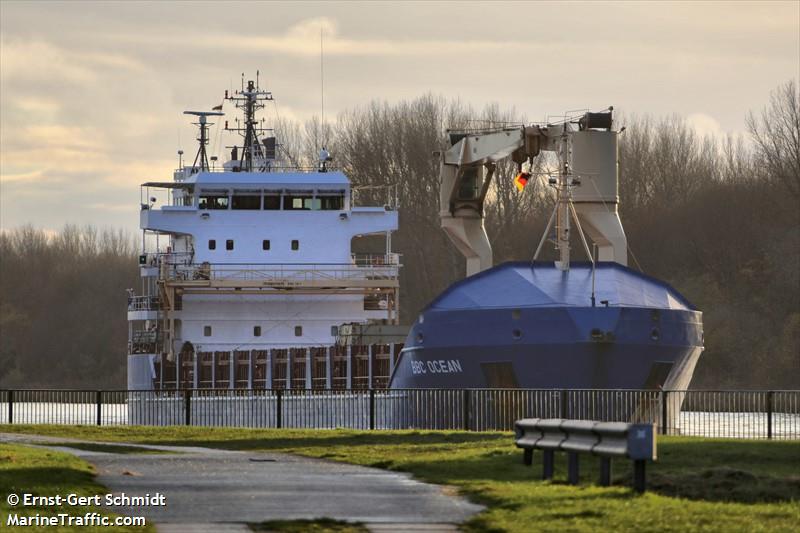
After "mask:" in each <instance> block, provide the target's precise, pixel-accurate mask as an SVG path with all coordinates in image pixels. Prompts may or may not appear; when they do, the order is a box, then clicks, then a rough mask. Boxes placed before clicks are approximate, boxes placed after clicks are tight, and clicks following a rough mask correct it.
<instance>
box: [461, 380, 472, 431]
mask: <svg viewBox="0 0 800 533" xmlns="http://www.w3.org/2000/svg"><path fill="white" fill-rule="evenodd" d="M461 393H462V395H463V398H462V402H461V407H462V410H463V413H462V416H463V418H464V420H463V421H462V423H463V425H464V431H469V414H470V405H469V389H464V390H463V391H461Z"/></svg>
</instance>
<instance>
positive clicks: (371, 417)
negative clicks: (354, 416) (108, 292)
mask: <svg viewBox="0 0 800 533" xmlns="http://www.w3.org/2000/svg"><path fill="white" fill-rule="evenodd" d="M369 429H375V389H369Z"/></svg>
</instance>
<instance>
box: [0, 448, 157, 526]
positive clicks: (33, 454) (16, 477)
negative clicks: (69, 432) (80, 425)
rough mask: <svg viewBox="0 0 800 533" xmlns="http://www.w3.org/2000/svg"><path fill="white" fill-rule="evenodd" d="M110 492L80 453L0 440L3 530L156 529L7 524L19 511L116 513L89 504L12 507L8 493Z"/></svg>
mask: <svg viewBox="0 0 800 533" xmlns="http://www.w3.org/2000/svg"><path fill="white" fill-rule="evenodd" d="M106 492H108V491H107V490H106V489H105V487H103V486H102V485H98V484H97V483H95V481H94V470H93V467H92V466H91V465H90V464H89V463H87V462H86V461H83V460H81V459H78V458H77V457H75V456H73V455H70V454H68V453H62V452H56V451H50V450H46V449H42V448H33V447H29V446H21V445H16V444H0V498H1V499H0V520H2V523H1V524H0V530H12V531H13V530H15V529H18V530H24V531H66V530H73V531H87V532H100V531H106V532H107V531H136V532H146V531H155V529H154V528H153V527H152V526H147V527H127V528H125V527H102V526H95V527H91V526H89V527H73V528H58V527H48V526H40V527H24V528H23V527H21V526H20V527H14V526H12V527H8V523H7V520H8V516H9V514H10V513H16V514H18V515H19V516H35V515H37V514H40V515H41V516H56V515H58V514H59V513H66V514H69V515H71V516H81V517H83V516H84V515H85V514H86V513H92V512H99V513H100V514H102V515H104V516H110V517H113V516H116V515H114V514H112V513H109V512H107V511H103V510H101V509H99V508H98V507H90V506H75V507H72V506H67V505H61V506H43V505H42V506H35V507H23V506H21V505H17V506H15V507H12V506H11V505H9V504H8V502H7V500H6V497H7V496H8V495H9V494H18V495H20V496H21V495H22V494H23V493H30V494H34V495H37V496H55V495H57V494H60V495H61V496H62V497H64V496H66V495H67V494H72V493H75V494H78V495H80V496H95V495H97V494H105V493H106Z"/></svg>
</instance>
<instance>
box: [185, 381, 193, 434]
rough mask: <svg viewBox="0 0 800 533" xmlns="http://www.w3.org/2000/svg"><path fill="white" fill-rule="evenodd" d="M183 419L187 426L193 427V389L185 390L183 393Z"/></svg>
mask: <svg viewBox="0 0 800 533" xmlns="http://www.w3.org/2000/svg"><path fill="white" fill-rule="evenodd" d="M183 409H184V413H183V417H184V423H185V424H186V425H187V426H191V425H192V389H185V390H184V391H183Z"/></svg>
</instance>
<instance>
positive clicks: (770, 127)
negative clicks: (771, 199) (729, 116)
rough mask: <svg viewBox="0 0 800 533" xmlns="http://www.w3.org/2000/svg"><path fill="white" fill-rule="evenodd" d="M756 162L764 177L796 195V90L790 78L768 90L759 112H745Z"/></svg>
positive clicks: (799, 124) (799, 179)
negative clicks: (755, 113) (770, 92)
mask: <svg viewBox="0 0 800 533" xmlns="http://www.w3.org/2000/svg"><path fill="white" fill-rule="evenodd" d="M747 129H748V130H749V131H750V135H751V136H752V138H753V142H754V143H755V148H756V158H757V162H758V164H760V165H762V166H763V168H764V171H765V172H766V175H767V178H768V179H769V180H770V181H772V182H774V183H777V184H779V185H781V186H783V187H785V189H786V191H787V192H788V193H789V194H790V195H792V196H793V197H794V198H795V200H797V199H800V91H798V87H797V83H796V82H795V81H794V80H790V81H788V82H786V83H785V84H784V85H781V86H780V87H778V88H777V89H775V91H773V92H772V95H771V97H770V102H769V105H767V106H766V107H765V108H764V109H763V110H762V111H761V115H760V116H756V115H754V114H753V113H752V112H751V113H749V114H748V116H747Z"/></svg>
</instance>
